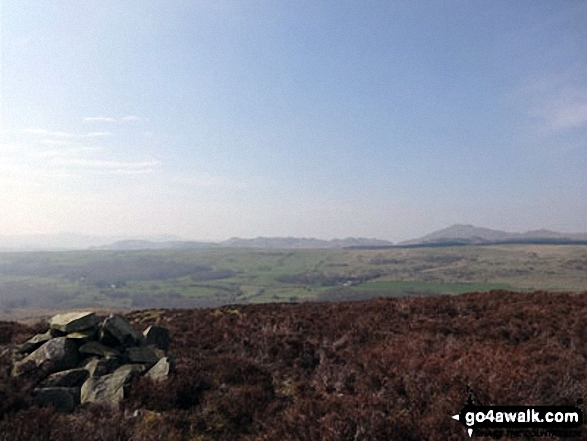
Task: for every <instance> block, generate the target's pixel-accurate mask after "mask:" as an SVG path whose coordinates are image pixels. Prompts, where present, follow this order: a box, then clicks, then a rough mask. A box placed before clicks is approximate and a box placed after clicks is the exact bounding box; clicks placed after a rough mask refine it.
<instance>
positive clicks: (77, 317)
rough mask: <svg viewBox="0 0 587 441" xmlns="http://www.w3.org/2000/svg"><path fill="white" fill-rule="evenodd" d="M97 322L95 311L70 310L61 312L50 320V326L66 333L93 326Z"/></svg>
mask: <svg viewBox="0 0 587 441" xmlns="http://www.w3.org/2000/svg"><path fill="white" fill-rule="evenodd" d="M96 323H97V318H96V314H95V313H93V312H68V313H67V314H59V315H56V316H54V317H53V318H52V319H51V320H49V327H50V328H51V329H54V330H56V331H61V332H64V333H66V334H69V333H70V332H76V331H83V330H85V329H90V328H93V327H94V326H95V325H96Z"/></svg>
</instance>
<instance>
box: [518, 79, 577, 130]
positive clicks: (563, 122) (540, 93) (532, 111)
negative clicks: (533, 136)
mask: <svg viewBox="0 0 587 441" xmlns="http://www.w3.org/2000/svg"><path fill="white" fill-rule="evenodd" d="M585 75H587V69H576V70H570V71H567V72H561V73H558V74H552V75H548V76H545V77H543V78H539V79H536V80H534V81H532V82H530V83H528V84H527V85H526V86H525V87H522V88H521V89H520V91H519V94H517V97H519V98H522V100H521V102H522V103H523V104H524V105H525V107H526V109H527V111H528V114H529V115H530V116H532V117H533V118H536V119H537V120H538V121H539V123H540V130H539V132H541V133H542V134H543V135H544V134H546V135H549V134H555V133H559V132H563V131H567V130H571V129H576V128H581V127H584V126H587V89H586V88H585V86H584V82H583V78H584V77H585Z"/></svg>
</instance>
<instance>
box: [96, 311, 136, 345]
mask: <svg viewBox="0 0 587 441" xmlns="http://www.w3.org/2000/svg"><path fill="white" fill-rule="evenodd" d="M109 337H113V338H114V339H116V341H117V342H118V343H120V344H123V345H135V344H137V342H138V341H139V340H140V335H139V334H138V333H137V331H136V330H135V329H134V328H133V327H132V325H131V324H130V322H129V321H128V319H127V318H126V317H124V316H122V315H111V316H110V317H108V318H107V319H106V320H104V324H103V325H102V335H101V339H102V340H103V342H107V341H108V339H109Z"/></svg>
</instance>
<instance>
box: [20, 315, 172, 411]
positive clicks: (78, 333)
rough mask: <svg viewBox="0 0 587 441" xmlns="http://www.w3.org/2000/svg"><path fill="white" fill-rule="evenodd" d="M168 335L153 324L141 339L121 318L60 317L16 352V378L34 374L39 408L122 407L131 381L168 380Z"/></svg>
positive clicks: (169, 363)
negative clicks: (98, 404)
mask: <svg viewBox="0 0 587 441" xmlns="http://www.w3.org/2000/svg"><path fill="white" fill-rule="evenodd" d="M168 346H169V332H168V330H167V329H166V328H162V327H159V326H151V327H149V328H148V329H146V330H145V332H144V333H143V334H142V335H141V334H140V333H138V332H137V331H136V330H135V329H134V328H133V327H132V325H131V324H130V322H129V321H128V320H127V319H126V317H124V316H122V315H111V316H110V317H108V318H106V319H105V320H104V321H103V322H102V323H99V321H98V319H97V318H96V314H95V313H93V312H72V313H67V314H60V315H56V316H55V317H53V318H52V319H51V320H50V321H49V330H48V331H47V332H46V333H44V334H37V335H35V336H34V337H33V338H31V339H30V340H28V341H26V342H25V343H23V344H22V345H21V346H20V348H18V350H17V352H16V356H15V360H14V364H13V369H12V375H14V376H20V375H25V374H33V375H30V376H31V377H34V378H37V379H38V383H37V385H36V388H35V389H34V395H35V401H36V404H37V405H40V406H44V405H52V406H54V407H56V408H57V409H59V410H63V411H66V412H71V411H73V409H74V408H75V407H76V406H77V405H78V404H80V403H81V404H83V403H101V404H110V405H116V404H118V403H119V402H120V401H121V400H122V399H123V398H124V395H125V391H126V387H127V386H128V384H129V382H130V380H131V379H132V378H133V377H134V376H137V375H145V376H148V377H150V378H151V379H152V380H154V381H160V380H162V379H165V378H167V376H168V375H169V373H170V370H171V358H170V357H169V356H167V349H168Z"/></svg>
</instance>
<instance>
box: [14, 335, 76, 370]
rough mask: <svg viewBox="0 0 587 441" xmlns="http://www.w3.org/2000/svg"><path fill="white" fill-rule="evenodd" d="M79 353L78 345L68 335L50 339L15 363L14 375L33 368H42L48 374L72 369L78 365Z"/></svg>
mask: <svg viewBox="0 0 587 441" xmlns="http://www.w3.org/2000/svg"><path fill="white" fill-rule="evenodd" d="M78 360H79V355H78V352H77V346H76V345H75V343H74V342H73V341H72V340H69V339H68V338H67V337H57V338H54V339H51V340H49V341H48V342H47V343H45V344H43V345H42V346H41V347H40V348H38V349H36V350H35V351H34V352H32V353H31V354H30V355H29V356H27V357H25V358H24V359H23V360H22V361H20V362H18V363H15V365H14V369H13V375H15V376H18V375H21V374H23V373H25V372H28V371H29V370H30V369H31V368H32V369H34V368H38V369H42V370H43V371H44V373H45V374H46V375H48V374H52V373H53V372H58V371H62V370H65V369H72V368H74V367H76V366H77V363H78Z"/></svg>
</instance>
